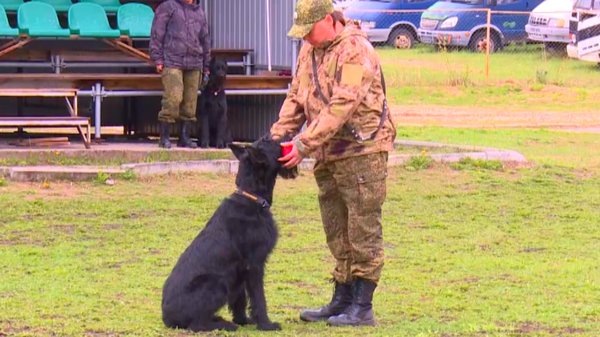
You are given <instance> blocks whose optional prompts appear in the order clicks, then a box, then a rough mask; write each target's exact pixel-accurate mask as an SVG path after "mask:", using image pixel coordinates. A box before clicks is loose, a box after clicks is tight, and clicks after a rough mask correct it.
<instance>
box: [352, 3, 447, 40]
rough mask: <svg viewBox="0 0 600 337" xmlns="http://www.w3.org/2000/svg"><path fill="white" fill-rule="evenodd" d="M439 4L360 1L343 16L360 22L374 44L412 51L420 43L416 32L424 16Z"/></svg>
mask: <svg viewBox="0 0 600 337" xmlns="http://www.w3.org/2000/svg"><path fill="white" fill-rule="evenodd" d="M436 1H437V0H357V1H352V2H350V3H349V4H348V6H347V7H346V9H345V11H344V14H345V15H346V16H347V17H348V18H350V19H354V20H358V21H360V22H361V27H362V29H363V30H364V31H365V32H366V33H367V36H368V37H369V40H370V41H371V42H373V43H386V44H388V45H390V46H393V47H396V48H412V47H413V46H414V44H415V43H416V42H418V35H417V28H418V27H419V22H420V21H421V14H422V13H423V11H424V10H425V9H427V8H429V6H431V5H433V4H434V3H435V2H436ZM386 11H399V12H386ZM402 11H405V12H402Z"/></svg>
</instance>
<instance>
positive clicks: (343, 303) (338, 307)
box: [300, 282, 352, 322]
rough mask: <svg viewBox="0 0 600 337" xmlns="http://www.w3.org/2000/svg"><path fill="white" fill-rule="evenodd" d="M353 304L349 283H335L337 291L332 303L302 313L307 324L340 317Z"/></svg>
mask: <svg viewBox="0 0 600 337" xmlns="http://www.w3.org/2000/svg"><path fill="white" fill-rule="evenodd" d="M350 304H352V286H351V285H350V284H349V283H346V284H344V283H338V282H335V290H334V292H333V297H332V298H331V302H330V303H329V304H327V305H325V306H323V307H321V308H319V309H313V310H311V309H308V310H304V311H302V312H301V313H300V319H301V320H303V321H305V322H316V321H324V320H326V319H328V318H329V317H331V316H335V315H339V314H340V313H341V312H343V311H344V310H345V309H346V308H347V307H349V306H350Z"/></svg>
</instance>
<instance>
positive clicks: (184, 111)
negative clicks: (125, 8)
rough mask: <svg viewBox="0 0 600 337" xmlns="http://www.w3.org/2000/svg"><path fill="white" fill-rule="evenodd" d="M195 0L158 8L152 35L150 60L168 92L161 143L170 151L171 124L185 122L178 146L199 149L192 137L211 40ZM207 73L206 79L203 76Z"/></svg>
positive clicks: (171, 1) (169, 2) (160, 115)
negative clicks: (200, 86) (199, 92)
mask: <svg viewBox="0 0 600 337" xmlns="http://www.w3.org/2000/svg"><path fill="white" fill-rule="evenodd" d="M194 1H195V0H166V1H164V2H163V3H161V4H160V5H159V6H158V7H157V8H156V13H155V14H154V21H153V22H152V30H151V36H150V57H151V58H152V61H153V62H154V63H155V64H156V71H157V72H158V73H160V74H161V79H162V85H163V89H164V93H163V97H162V102H161V103H162V109H161V110H160V112H159V113H158V121H159V122H160V141H159V143H158V146H160V147H162V148H166V149H168V148H170V147H171V142H170V141H169V129H170V124H173V123H175V122H176V121H177V120H181V122H182V123H181V129H180V130H181V131H180V134H179V141H178V142H177V146H180V147H190V148H196V147H197V144H196V143H195V142H193V141H192V140H191V139H190V138H189V133H190V129H191V126H192V124H193V123H195V122H196V103H197V101H198V86H199V83H200V78H203V81H204V82H206V81H207V80H208V65H209V61H210V54H209V53H210V37H209V34H208V21H207V20H206V15H205V14H204V11H203V10H202V8H201V7H200V6H199V5H197V4H195V3H194ZM203 74H204V76H203Z"/></svg>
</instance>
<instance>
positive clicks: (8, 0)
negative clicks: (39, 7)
mask: <svg viewBox="0 0 600 337" xmlns="http://www.w3.org/2000/svg"><path fill="white" fill-rule="evenodd" d="M22 4H23V0H0V5H2V6H3V7H4V9H5V10H7V11H9V12H16V11H17V10H18V9H19V6H21V5H22Z"/></svg>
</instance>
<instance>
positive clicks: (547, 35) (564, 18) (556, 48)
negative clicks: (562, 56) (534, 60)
mask: <svg viewBox="0 0 600 337" xmlns="http://www.w3.org/2000/svg"><path fill="white" fill-rule="evenodd" d="M576 1H577V0H546V1H544V2H542V3H541V4H539V6H537V7H536V8H534V9H533V11H531V14H530V15H529V22H528V23H527V25H526V26H525V31H526V32H527V35H528V36H529V39H530V40H533V41H538V42H543V43H544V46H545V48H546V50H547V51H549V52H562V53H564V52H565V50H566V47H567V44H568V43H569V42H570V39H569V19H570V18H571V12H572V11H573V6H574V4H575V2H576Z"/></svg>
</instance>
